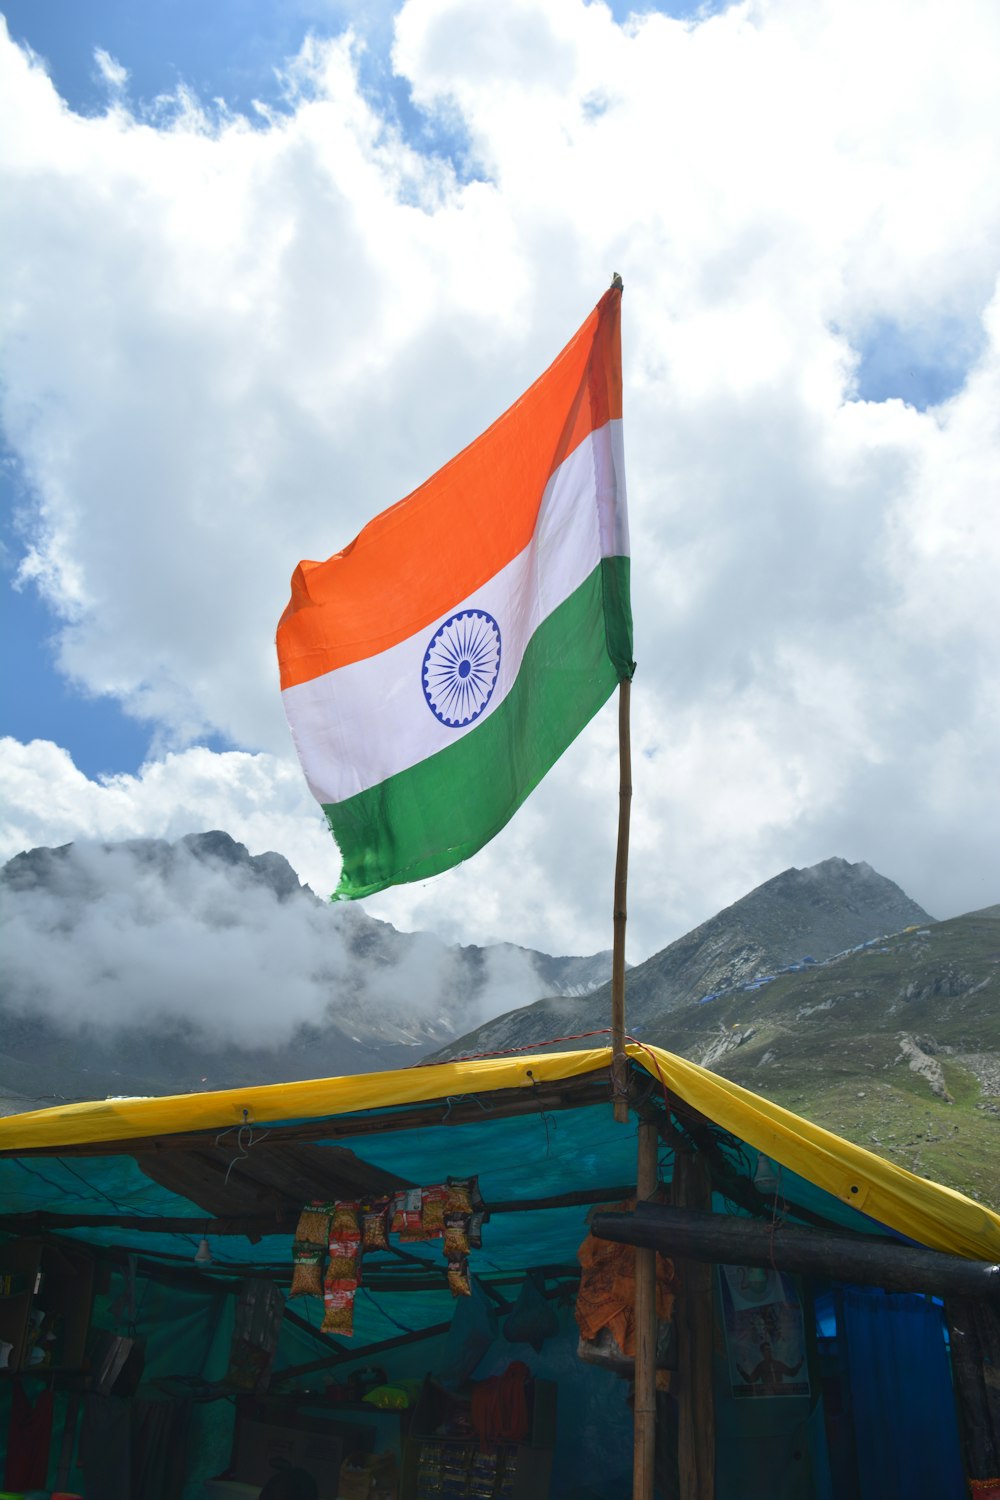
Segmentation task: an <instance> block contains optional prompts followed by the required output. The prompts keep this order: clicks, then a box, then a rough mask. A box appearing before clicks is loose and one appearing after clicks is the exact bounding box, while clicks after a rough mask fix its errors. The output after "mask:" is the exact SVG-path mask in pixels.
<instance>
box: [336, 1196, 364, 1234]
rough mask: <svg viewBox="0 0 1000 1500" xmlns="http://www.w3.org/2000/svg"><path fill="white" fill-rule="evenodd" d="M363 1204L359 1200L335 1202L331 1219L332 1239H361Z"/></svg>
mask: <svg viewBox="0 0 1000 1500" xmlns="http://www.w3.org/2000/svg"><path fill="white" fill-rule="evenodd" d="M360 1209H361V1205H360V1204H359V1203H357V1202H354V1201H350V1202H347V1201H345V1202H343V1203H335V1204H334V1205H333V1218H332V1220H331V1221H330V1238H331V1240H360V1239H361V1212H360Z"/></svg>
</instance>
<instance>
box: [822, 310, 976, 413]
mask: <svg viewBox="0 0 1000 1500" xmlns="http://www.w3.org/2000/svg"><path fill="white" fill-rule="evenodd" d="M983 338H984V335H983V330H982V326H981V325H980V324H976V325H972V324H970V323H967V322H963V321H961V320H959V319H958V318H950V319H945V320H943V321H941V322H935V323H934V324H933V325H930V324H926V323H922V324H919V325H912V326H906V325H904V324H901V323H896V322H894V321H892V320H891V319H889V318H878V319H876V320H875V321H873V322H872V323H870V324H869V325H868V327H867V328H866V329H865V330H864V333H863V334H862V336H861V337H860V338H859V337H858V336H857V335H855V337H854V338H853V339H852V342H853V343H854V346H855V348H856V349H857V351H858V353H859V355H860V361H859V364H858V368H857V373H856V376H855V381H856V390H855V397H856V399H857V400H859V401H889V400H892V399H893V398H896V399H898V400H900V401H905V402H906V403H907V405H909V406H914V407H916V409H917V410H918V411H926V410H927V408H928V407H930V406H939V405H940V404H941V402H942V401H947V400H948V399H949V398H950V397H951V396H954V395H955V394H956V392H958V391H960V390H961V388H962V386H963V385H964V383H965V378H966V376H967V375H968V373H969V369H970V368H971V366H972V365H973V364H974V363H975V360H976V358H977V357H978V355H979V354H980V352H981V350H982V347H983Z"/></svg>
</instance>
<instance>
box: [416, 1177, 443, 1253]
mask: <svg viewBox="0 0 1000 1500" xmlns="http://www.w3.org/2000/svg"><path fill="white" fill-rule="evenodd" d="M421 1196H422V1200H423V1202H422V1213H423V1226H424V1237H425V1238H426V1239H429V1240H439V1239H440V1238H441V1236H442V1235H443V1234H444V1205H445V1200H446V1198H447V1196H448V1189H447V1188H445V1187H441V1186H437V1187H426V1188H423V1189H422V1193H421Z"/></svg>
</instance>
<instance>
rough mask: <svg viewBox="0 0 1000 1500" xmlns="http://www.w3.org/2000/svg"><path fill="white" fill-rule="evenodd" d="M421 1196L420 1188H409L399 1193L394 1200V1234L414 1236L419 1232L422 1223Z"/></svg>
mask: <svg viewBox="0 0 1000 1500" xmlns="http://www.w3.org/2000/svg"><path fill="white" fill-rule="evenodd" d="M420 1199H421V1194H420V1189H419V1188H407V1189H405V1191H404V1192H402V1193H397V1194H396V1196H395V1198H393V1200H392V1226H391V1227H392V1232H393V1234H406V1235H412V1234H413V1232H414V1230H419V1228H420V1222H421V1201H420Z"/></svg>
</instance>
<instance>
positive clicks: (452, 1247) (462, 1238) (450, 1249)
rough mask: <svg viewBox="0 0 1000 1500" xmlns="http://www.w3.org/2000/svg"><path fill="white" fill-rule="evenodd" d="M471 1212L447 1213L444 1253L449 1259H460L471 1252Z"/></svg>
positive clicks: (445, 1218)
mask: <svg viewBox="0 0 1000 1500" xmlns="http://www.w3.org/2000/svg"><path fill="white" fill-rule="evenodd" d="M470 1217H471V1215H470V1214H445V1217H444V1253H445V1255H446V1257H447V1258H448V1260H450V1261H451V1260H458V1259H459V1257H460V1256H463V1255H468V1253H469V1233H468V1222H469V1219H470Z"/></svg>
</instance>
